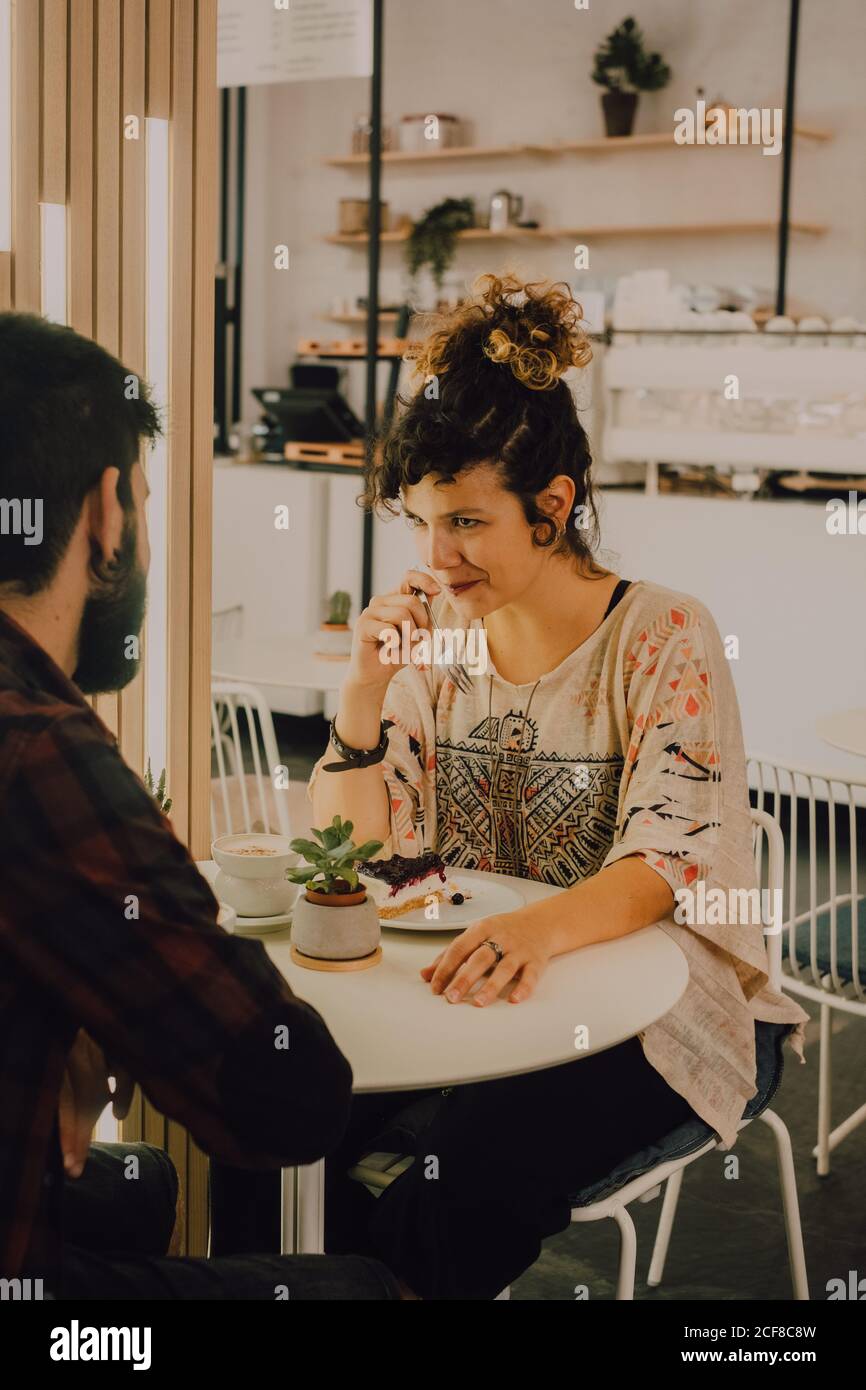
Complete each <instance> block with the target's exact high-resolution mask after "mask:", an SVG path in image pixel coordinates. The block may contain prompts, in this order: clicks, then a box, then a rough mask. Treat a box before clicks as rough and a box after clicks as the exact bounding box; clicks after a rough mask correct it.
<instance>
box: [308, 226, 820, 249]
mask: <svg viewBox="0 0 866 1390" xmlns="http://www.w3.org/2000/svg"><path fill="white" fill-rule="evenodd" d="M778 225H779V224H778V222H776V221H774V220H773V219H768V220H767V221H755V222H691V223H690V222H678V223H662V224H660V225H659V224H655V225H654V224H646V225H645V226H638V227H509V229H508V230H507V231H505V232H491V231H489V230H488V229H487V228H486V227H469V228H467V230H466V231H463V232H458V233H457V237H458V239H459V240H460V241H555V240H557V238H560V237H569V238H571V237H582V238H585V239H588V240H598V239H600V238H601V237H626V236H731V235H736V236H750V235H753V234H755V235H758V234H760V235H763V234H764V233H766V232H776V231H777V230H778ZM791 231H792V232H805V233H806V234H808V235H809V236H822V235H823V233H824V232H826V231H827V225H826V223H822V222H800V221H792V222H791ZM408 237H409V232H408V230H407V229H404V230H402V231H399V232H382V233H381V236H380V240H381V241H382V243H383V244H387V243H389V242H404V241H406V240H408ZM369 240H370V238H369V236H368V235H367V233H366V232H353V233H351V234H349V233H342V234H340V233H338V234H336V235H334V236H326V237H325V241H327V242H329V243H330V244H331V245H333V246H366V245H367V243H368V241H369Z"/></svg>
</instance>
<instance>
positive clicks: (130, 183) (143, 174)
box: [119, 0, 159, 772]
mask: <svg viewBox="0 0 866 1390" xmlns="http://www.w3.org/2000/svg"><path fill="white" fill-rule="evenodd" d="M122 22H123V28H122V34H121V43H122V48H121V121H122V123H123V126H124V129H123V131H122V132H121V141H120V182H121V203H120V244H121V248H122V253H121V270H122V274H121V284H120V358H121V361H122V362H123V363H124V365H125V366H126V367H128V368H129V370H130V371H131V372H135V373H136V375H137V376H139V377H144V376H145V373H146V366H147V364H146V360H145V359H146V352H145V342H146V334H145V312H146V305H145V290H146V283H145V281H146V269H147V267H146V251H147V238H146V235H145V232H146V222H145V218H146V214H147V208H146V198H147V187H146V179H147V158H146V154H147V141H146V134H147V132H146V127H145V120H146V117H145V98H146V94H145V69H146V52H147V50H146V41H147V0H123V18H122ZM127 122H129V123H130V130H129V134H130V135H132V134H135V135H137V139H129V138H127V129H126V125H127ZM133 122H135V124H133ZM141 461H142V464H143V466H144V468H145V471H146V469H147V450H146V449H145V450H143V451H142V459H141ZM146 660H147V653H146V652H145V653H144V661H145V662H146ZM144 690H145V683H144V667H143V666H142V672H141V675H140V676H139V678H138V679H137V680H135V681H133V682H132V684H131V686H129V687H128V688H127V689H126V690H125V691H124V692H123V695H122V698H121V706H120V735H119V737H120V749H121V752H122V753H123V756H124V757H125V759H126V761H127V762H128V763H129V765H130V767H135V768H141V767H144V766H145V762H146V754H145V747H144ZM158 771H159V769H157V772H158Z"/></svg>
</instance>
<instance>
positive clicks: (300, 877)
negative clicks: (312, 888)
mask: <svg viewBox="0 0 866 1390" xmlns="http://www.w3.org/2000/svg"><path fill="white" fill-rule="evenodd" d="M321 872H322V871H321V869H317V868H315V866H314V867H312V868H310V867H307V868H303V869H301V868H297V869H286V878H288V879H291V881H292V883H309V881H310V879H311V878H315V876H316V874H319V873H321Z"/></svg>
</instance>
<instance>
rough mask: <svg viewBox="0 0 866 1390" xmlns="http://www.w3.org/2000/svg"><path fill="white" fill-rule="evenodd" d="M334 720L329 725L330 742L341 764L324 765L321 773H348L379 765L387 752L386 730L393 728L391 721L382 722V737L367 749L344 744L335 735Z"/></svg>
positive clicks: (392, 721)
mask: <svg viewBox="0 0 866 1390" xmlns="http://www.w3.org/2000/svg"><path fill="white" fill-rule="evenodd" d="M336 718H337V717H336V715H335V716H334V718H333V719H332V720H331V724H330V731H331V742H332V743H333V745H334V747H335V748H336V750H337V752H338V753H339V754H340V757H341V758H342V759H343V762H341V763H324V764H323V765H322V771H323V772H348V771H350V770H351V769H352V768H353V767H372V766H373V765H374V763H380V762H381V761H382V759H383V758H384V756H385V754H386V752H387V751H388V730H389V729H393V727H394V720H393V719H383V720H382V737H381V738H380V739H379V742H378V744H377V746H376V747H375V748H372V749H367V748H350V746H349V744H348V743H344V742H343V740H342V739H341V738H340V736H339V734H338V733H337V727H336Z"/></svg>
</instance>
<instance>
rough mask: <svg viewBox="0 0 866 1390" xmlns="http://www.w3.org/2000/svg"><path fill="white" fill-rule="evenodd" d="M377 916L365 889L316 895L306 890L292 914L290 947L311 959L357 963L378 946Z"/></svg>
mask: <svg viewBox="0 0 866 1390" xmlns="http://www.w3.org/2000/svg"><path fill="white" fill-rule="evenodd" d="M381 936H382V932H381V928H380V927H379V913H378V910H377V908H376V904H375V903H374V902H373V900H372V898H368V897H367V890H366V888H360V889H358V890H357V891H356V892H354V893H317V892H316V891H315V889H311V888H307V889H306V891H305V892H304V893H303V895H302V896H301V897H299V898H298V901H297V902H296V903H295V908H294V912H293V913H292V944H293V946H294V947H295V950H297V951H300V953H301V955H304V956H312V957H313V959H314V960H359V959H360V958H361V957H362V956H369V955H371V954H372V952H373V951H375V950H376V947H377V946H378V945H379V941H380V939H381Z"/></svg>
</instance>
